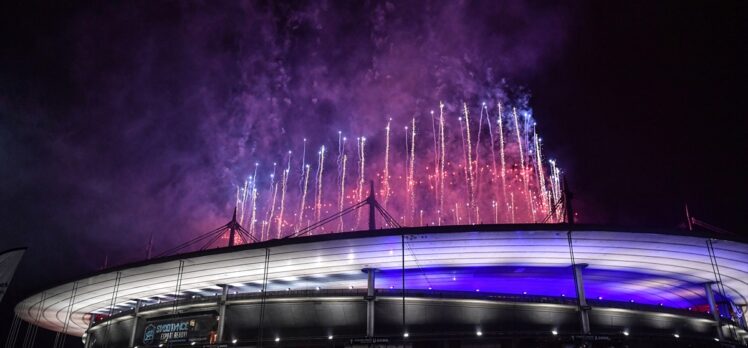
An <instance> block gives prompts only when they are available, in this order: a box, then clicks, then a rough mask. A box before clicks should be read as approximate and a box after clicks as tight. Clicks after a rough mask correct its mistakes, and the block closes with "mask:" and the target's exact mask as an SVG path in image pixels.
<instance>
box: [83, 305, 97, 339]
mask: <svg viewBox="0 0 748 348" xmlns="http://www.w3.org/2000/svg"><path fill="white" fill-rule="evenodd" d="M88 315H90V319H89V320H88V328H87V329H86V341H85V343H84V344H83V348H90V347H91V327H93V324H94V319H96V315H94V314H93V313H89V314H88Z"/></svg>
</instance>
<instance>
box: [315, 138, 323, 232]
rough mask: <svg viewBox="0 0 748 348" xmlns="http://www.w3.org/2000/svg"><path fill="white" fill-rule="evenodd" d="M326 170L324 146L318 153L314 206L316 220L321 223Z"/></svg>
mask: <svg viewBox="0 0 748 348" xmlns="http://www.w3.org/2000/svg"><path fill="white" fill-rule="evenodd" d="M324 170H325V146H324V145H322V148H320V150H319V153H318V160H317V190H316V192H315V197H314V202H315V203H314V205H315V209H314V211H315V216H314V218H315V219H316V221H319V219H320V217H321V216H322V194H323V192H322V175H323V172H324Z"/></svg>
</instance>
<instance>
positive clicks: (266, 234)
mask: <svg viewBox="0 0 748 348" xmlns="http://www.w3.org/2000/svg"><path fill="white" fill-rule="evenodd" d="M276 169H277V163H275V162H273V173H272V174H270V192H272V193H273V194H272V199H271V200H270V202H271V203H270V207H269V208H268V214H267V218H266V220H265V221H267V223H266V224H265V225H263V232H262V234H263V240H265V239H270V228H271V227H272V225H273V215H275V203H276V198H277V197H278V183H277V182H276V181H275V171H276Z"/></svg>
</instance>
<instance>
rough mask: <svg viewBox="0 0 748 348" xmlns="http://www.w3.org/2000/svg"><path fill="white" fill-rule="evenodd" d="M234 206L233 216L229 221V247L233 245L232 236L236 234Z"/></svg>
mask: <svg viewBox="0 0 748 348" xmlns="http://www.w3.org/2000/svg"><path fill="white" fill-rule="evenodd" d="M236 225H237V222H236V208H234V216H233V217H232V218H231V222H229V247H232V246H234V237H235V236H236Z"/></svg>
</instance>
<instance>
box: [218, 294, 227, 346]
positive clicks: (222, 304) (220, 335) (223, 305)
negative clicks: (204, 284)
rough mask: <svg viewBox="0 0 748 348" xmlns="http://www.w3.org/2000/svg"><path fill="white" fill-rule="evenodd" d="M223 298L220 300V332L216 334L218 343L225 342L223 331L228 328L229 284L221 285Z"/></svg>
mask: <svg viewBox="0 0 748 348" xmlns="http://www.w3.org/2000/svg"><path fill="white" fill-rule="evenodd" d="M221 287H222V288H223V290H222V291H221V298H220V299H219V300H218V332H217V333H216V341H217V342H216V343H221V342H223V330H224V327H225V326H226V325H225V324H226V298H227V297H228V295H229V286H228V284H223V285H221Z"/></svg>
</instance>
